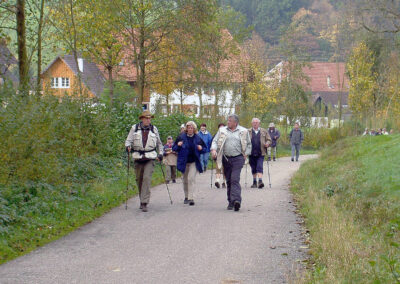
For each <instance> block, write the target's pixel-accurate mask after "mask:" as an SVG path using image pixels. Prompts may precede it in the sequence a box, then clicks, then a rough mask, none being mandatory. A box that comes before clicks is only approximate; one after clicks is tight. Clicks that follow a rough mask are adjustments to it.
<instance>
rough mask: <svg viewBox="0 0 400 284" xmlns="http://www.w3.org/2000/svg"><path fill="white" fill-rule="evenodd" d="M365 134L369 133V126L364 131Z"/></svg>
mask: <svg viewBox="0 0 400 284" xmlns="http://www.w3.org/2000/svg"><path fill="white" fill-rule="evenodd" d="M362 135H363V136H366V135H369V130H368V128H365V130H364V133H363V134H362Z"/></svg>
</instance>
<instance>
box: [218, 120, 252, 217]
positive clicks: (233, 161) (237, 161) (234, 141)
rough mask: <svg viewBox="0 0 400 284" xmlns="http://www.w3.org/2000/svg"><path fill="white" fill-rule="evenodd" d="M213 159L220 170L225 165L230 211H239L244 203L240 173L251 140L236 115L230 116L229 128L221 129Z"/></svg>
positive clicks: (249, 152)
mask: <svg viewBox="0 0 400 284" xmlns="http://www.w3.org/2000/svg"><path fill="white" fill-rule="evenodd" d="M211 154H212V157H213V159H217V165H218V167H219V168H221V166H222V165H223V169H224V174H225V177H226V183H227V196H228V208H227V209H228V210H232V209H235V211H239V209H240V205H241V202H242V196H241V192H242V188H241V187H240V172H241V171H242V168H243V165H244V163H245V160H246V158H247V156H248V155H250V154H251V140H250V135H249V132H248V131H247V129H246V128H244V127H242V126H240V125H239V117H238V116H237V115H236V114H231V115H229V116H228V126H224V127H221V128H219V130H218V132H217V134H216V135H215V137H214V139H213V141H212V144H211Z"/></svg>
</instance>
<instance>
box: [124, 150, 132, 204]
mask: <svg viewBox="0 0 400 284" xmlns="http://www.w3.org/2000/svg"><path fill="white" fill-rule="evenodd" d="M127 153H128V166H127V174H126V192H125V210H128V190H129V168H130V166H131V153H130V151H127Z"/></svg>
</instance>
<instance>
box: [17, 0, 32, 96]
mask: <svg viewBox="0 0 400 284" xmlns="http://www.w3.org/2000/svg"><path fill="white" fill-rule="evenodd" d="M16 8H17V13H16V17H17V43H18V68H19V82H20V87H21V89H23V90H27V89H28V83H29V79H28V56H27V52H26V27H25V0H17V6H16Z"/></svg>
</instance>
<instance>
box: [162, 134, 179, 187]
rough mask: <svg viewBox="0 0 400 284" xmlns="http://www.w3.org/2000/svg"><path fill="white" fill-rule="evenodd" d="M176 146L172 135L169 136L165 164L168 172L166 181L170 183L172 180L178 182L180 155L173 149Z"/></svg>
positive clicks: (165, 147) (165, 146)
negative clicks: (177, 173) (177, 166)
mask: <svg viewBox="0 0 400 284" xmlns="http://www.w3.org/2000/svg"><path fill="white" fill-rule="evenodd" d="M173 146H174V140H173V139H172V136H168V138H167V144H165V145H164V164H165V169H166V172H167V178H166V182H167V183H169V182H170V181H171V180H172V182H173V183H176V164H177V160H178V155H177V153H176V152H174V151H173V150H172V147H173Z"/></svg>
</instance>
